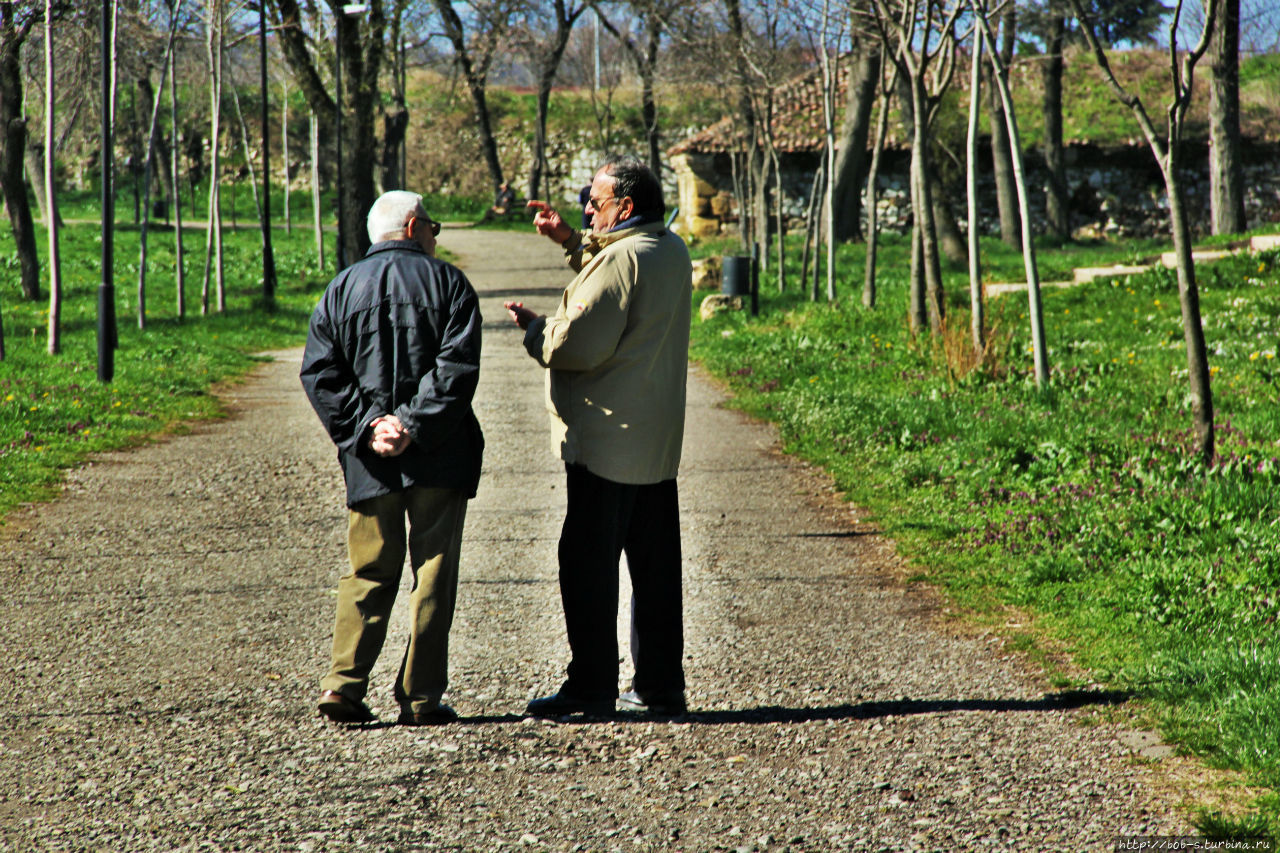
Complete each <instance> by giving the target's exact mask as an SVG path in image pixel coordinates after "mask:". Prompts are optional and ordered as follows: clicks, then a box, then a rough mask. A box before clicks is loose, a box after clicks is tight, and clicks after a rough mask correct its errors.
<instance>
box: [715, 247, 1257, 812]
mask: <svg viewBox="0 0 1280 853" xmlns="http://www.w3.org/2000/svg"><path fill="white" fill-rule="evenodd" d="M894 251H896V249H895V248H894V247H892V246H890V247H889V248H888V249H887V254H888V256H889V257H890V258H891V257H892V253H893V252H894ZM842 253H844V254H842V257H841V267H840V269H841V270H842V271H844V270H848V271H849V272H848V276H847V279H848V280H847V281H843V282H842V284H843V286H845V287H846V288H847V291H845V292H848V293H850V294H851V296H850V299H849V302H848V303H846V302H844V301H842V302H841V303H839V304H837V305H826V304H821V305H815V304H811V303H805V302H802V301H800V300H799V299H798V298H796V297H791V296H786V295H783V296H779V295H777V294H774V293H762V310H761V316H760V318H759V319H758V320H755V321H752V320H751V319H750V318H747V317H745V316H743V315H741V314H739V315H736V316H735V315H730V316H725V315H721V316H718V317H716V318H714V319H712V320H710V321H708V322H706V323H698V322H696V321H695V326H694V334H693V348H694V353H695V355H696V356H697V357H698V358H699V359H701V360H702V361H703V362H704V363H705V364H706V365H707V366H708V367H709V368H710V369H711V370H713V371H715V372H717V373H720V374H721V375H723V376H726V377H727V378H728V379H729V381H730V383H731V385H732V386H733V387H734V389H735V391H736V392H737V405H739V406H741V407H742V408H744V409H746V410H748V411H751V412H753V413H756V414H759V415H761V416H764V417H768V418H770V419H773V420H775V421H777V422H778V424H779V428H780V433H781V436H782V438H783V441H784V442H785V443H786V446H787V447H788V448H789V449H790V450H792V451H794V452H796V453H799V454H801V455H803V456H805V457H806V458H808V459H810V460H813V461H815V462H818V463H820V464H823V465H825V466H826V467H827V468H828V470H829V471H830V472H831V473H832V475H833V476H834V478H835V480H836V483H837V485H838V486H839V487H840V488H841V489H843V490H845V491H846V492H847V494H848V496H849V497H850V499H852V500H854V501H856V502H858V503H859V504H861V505H863V506H865V507H867V508H869V509H870V510H872V511H873V512H874V513H876V514H877V515H878V517H879V518H880V520H881V523H882V525H883V526H884V527H885V529H886V531H887V532H888V533H889V534H891V535H892V536H894V537H895V538H896V540H897V541H898V544H899V547H900V548H901V549H902V550H903V551H904V552H905V553H906V554H907V555H908V556H911V557H913V558H915V559H916V561H917V562H918V563H920V564H921V568H922V571H924V572H927V573H928V575H929V576H930V577H931V578H932V580H933V581H934V582H935V583H937V584H938V585H940V586H941V587H943V588H944V589H945V590H946V591H947V592H948V594H949V595H951V596H952V597H953V598H954V599H955V600H956V601H958V602H959V603H960V604H962V605H963V606H965V607H968V608H970V609H972V610H975V611H978V612H982V611H986V610H990V611H993V612H994V611H998V610H999V609H1001V608H1005V607H1009V606H1014V607H1017V608H1018V609H1019V610H1020V611H1022V612H1026V613H1029V614H1031V616H1032V618H1033V620H1034V624H1036V625H1037V626H1038V627H1037V629H1036V630H1038V631H1040V632H1041V633H1042V635H1043V636H1045V638H1046V640H1045V641H1046V642H1047V643H1050V644H1052V645H1053V646H1054V647H1061V648H1065V649H1067V650H1068V651H1070V652H1071V653H1072V655H1073V657H1074V660H1075V662H1076V663H1077V664H1078V665H1081V666H1084V667H1086V668H1088V669H1090V670H1092V672H1093V673H1094V677H1096V678H1100V679H1104V680H1108V679H1109V680H1111V681H1113V682H1114V683H1115V684H1116V686H1118V687H1121V688H1123V689H1128V690H1133V691H1135V692H1137V693H1138V694H1139V695H1141V696H1143V697H1144V698H1145V700H1146V701H1147V702H1149V703H1150V704H1151V707H1152V708H1153V711H1152V713H1153V714H1154V715H1155V716H1156V717H1157V718H1158V719H1159V720H1160V722H1161V727H1162V729H1163V731H1164V733H1165V735H1166V737H1167V738H1169V739H1171V740H1173V741H1176V742H1179V743H1182V744H1183V745H1185V746H1187V747H1188V748H1191V749H1194V750H1195V751H1197V752H1198V753H1199V754H1201V755H1203V756H1206V757H1207V758H1208V759H1209V760H1211V761H1213V762H1214V763H1216V764H1220V765H1223V766H1227V767H1233V768H1237V769H1240V770H1242V771H1244V772H1245V773H1246V775H1247V776H1248V778H1249V779H1250V780H1252V781H1253V782H1255V783H1257V784H1258V785H1261V786H1265V787H1267V788H1269V789H1270V790H1271V791H1272V792H1277V791H1280V728H1277V727H1276V726H1275V724H1274V721H1275V720H1276V719H1277V718H1280V647H1278V646H1277V644H1276V640H1275V637H1276V622H1277V619H1278V618H1280V523H1277V519H1278V518H1280V395H1278V393H1277V391H1278V389H1280V365H1278V364H1277V352H1276V350H1277V343H1278V342H1280V296H1277V294H1278V293H1280V253H1277V252H1271V253H1264V254H1260V255H1251V254H1244V255H1241V256H1239V257H1236V258H1232V259H1229V260H1225V261H1221V262H1218V263H1217V264H1215V265H1213V266H1202V267H1200V268H1199V270H1198V271H1199V273H1200V281H1201V299H1202V305H1203V311H1204V317H1205V333H1206V337H1207V340H1208V346H1209V350H1210V363H1211V365H1212V369H1213V388H1214V394H1215V405H1216V409H1217V413H1218V416H1217V424H1216V431H1217V435H1216V446H1217V447H1218V455H1217V457H1216V458H1215V460H1214V462H1213V464H1212V465H1211V466H1209V467H1205V466H1203V465H1202V464H1201V463H1199V462H1198V461H1196V459H1195V457H1194V453H1193V452H1192V448H1191V444H1192V434H1191V416H1190V404H1189V402H1188V399H1187V397H1188V386H1187V379H1186V354H1185V345H1184V342H1183V336H1182V329H1181V315H1180V311H1179V306H1178V295H1177V284H1176V279H1175V276H1174V275H1173V274H1172V273H1171V272H1170V271H1168V270H1164V269H1155V270H1152V271H1150V272H1148V273H1144V274H1142V275H1137V276H1133V277H1130V278H1116V279H1105V280H1096V281H1095V282H1094V283H1092V284H1089V285H1082V286H1078V287H1074V288H1067V289H1063V290H1057V289H1054V290H1046V291H1045V292H1044V294H1043V296H1044V316H1045V326H1046V335H1047V339H1048V346H1049V361H1050V365H1051V379H1050V385H1049V388H1048V390H1047V391H1045V392H1042V391H1040V390H1038V389H1037V388H1036V386H1035V383H1034V379H1033V377H1032V375H1031V358H1030V354H1029V332H1028V330H1027V320H1026V307H1025V304H1023V303H1021V302H1019V301H1018V300H1014V299H1011V298H1008V297H1006V298H1003V299H995V300H991V301H989V302H988V305H987V310H988V318H989V322H990V325H991V326H992V328H995V329H1000V330H1003V332H1002V333H1001V334H999V335H992V342H993V343H992V345H989V347H988V352H987V353H986V354H984V357H983V358H982V359H978V358H977V357H976V356H975V354H974V352H973V348H972V344H971V342H970V340H969V334H968V315H967V313H966V312H965V311H964V310H963V308H958V309H955V310H953V311H952V313H951V315H950V317H949V321H948V326H947V331H946V333H945V334H944V335H943V336H940V337H939V338H936V339H931V338H929V337H928V336H927V335H924V336H921V337H919V338H912V336H911V335H910V333H909V332H908V330H907V328H906V324H905V321H904V316H905V313H906V288H905V283H903V282H899V281H895V280H893V279H891V278H888V279H886V280H885V281H883V282H882V283H881V301H880V304H881V307H880V308H879V309H877V310H875V311H869V310H866V309H864V308H862V307H861V306H860V305H857V304H849V303H853V302H854V300H855V299H856V297H855V296H853V294H855V293H856V292H857V289H856V277H857V275H858V273H859V272H860V270H861V264H860V259H859V257H858V255H859V254H860V252H859V250H858V248H855V247H842ZM1095 257H1096V256H1095ZM1092 259H1093V258H1091V259H1090V260H1092ZM887 263H889V264H891V263H892V261H887ZM1090 265H1093V264H1090ZM947 287H948V288H949V289H950V290H951V291H952V292H953V293H957V292H967V281H966V280H965V279H964V278H963V274H961V273H957V272H955V271H953V272H952V273H951V274H950V277H949V278H948V280H947ZM1278 802H1280V797H1276V796H1270V795H1269V796H1267V797H1263V798H1261V799H1260V800H1258V802H1257V804H1256V806H1257V808H1258V812H1257V813H1256V814H1255V818H1256V819H1257V821H1258V824H1257V825H1256V827H1255V826H1254V825H1253V824H1249V826H1250V827H1252V829H1257V830H1258V831H1259V832H1262V831H1265V832H1266V833H1269V834H1272V835H1274V834H1276V833H1277V830H1280V808H1278V807H1277V803H1278ZM1248 820H1253V818H1249V819H1248ZM1208 825H1209V824H1208V823H1206V826H1208ZM1242 825H1243V824H1234V823H1233V824H1230V825H1229V826H1228V828H1230V827H1231V826H1235V827H1237V828H1238V827H1239V826H1242ZM1224 826H1227V824H1224ZM1252 829H1251V831H1252ZM1206 831H1207V830H1206Z"/></svg>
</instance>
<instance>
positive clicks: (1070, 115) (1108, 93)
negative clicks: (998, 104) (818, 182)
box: [677, 49, 1280, 152]
mask: <svg viewBox="0 0 1280 853" xmlns="http://www.w3.org/2000/svg"><path fill="white" fill-rule="evenodd" d="M1042 62H1043V57H1040V56H1034V55H1031V56H1028V55H1025V54H1024V55H1021V56H1019V57H1017V58H1016V60H1015V62H1014V64H1013V67H1012V68H1011V69H1010V83H1011V86H1012V89H1013V98H1014V104H1015V106H1016V108H1017V115H1018V127H1019V130H1020V131H1021V133H1022V141H1023V145H1024V146H1026V147H1033V146H1037V145H1039V144H1040V143H1041V141H1042V140H1043V138H1044V121H1043V118H1042V115H1041V109H1042V106H1041V105H1042V101H1043V97H1044V86H1043V82H1042V78H1041V74H1042V68H1041V63H1042ZM1111 62H1112V67H1113V69H1114V70H1115V72H1116V76H1117V77H1118V78H1119V79H1120V82H1121V83H1122V84H1123V85H1124V86H1125V87H1126V88H1127V89H1129V90H1130V91H1136V92H1137V93H1138V94H1139V95H1140V96H1141V97H1142V100H1143V103H1144V104H1145V105H1146V108H1147V112H1148V113H1149V114H1150V116H1151V118H1152V120H1153V121H1154V122H1155V125H1156V127H1157V129H1163V127H1164V126H1165V123H1166V119H1165V114H1166V113H1165V108H1166V105H1167V103H1168V100H1169V93H1170V92H1171V91H1172V85H1171V83H1170V74H1169V57H1168V54H1167V53H1163V52H1161V51H1157V50H1129V51H1115V52H1113V53H1112V54H1111ZM842 65H843V63H842ZM1064 65H1065V69H1064V72H1063V98H1062V100H1063V135H1064V140H1065V142H1066V143H1067V144H1068V145H1070V144H1073V143H1090V144H1093V145H1098V146H1101V147H1104V148H1106V147H1113V146H1117V145H1132V144H1135V143H1138V144H1145V140H1144V139H1143V136H1142V130H1141V128H1139V127H1138V123H1137V121H1136V120H1135V119H1134V117H1133V114H1132V113H1131V112H1130V111H1129V110H1128V109H1127V108H1126V107H1124V106H1123V105H1121V104H1120V103H1119V101H1117V100H1116V97H1115V94H1114V93H1113V92H1112V90H1111V87H1110V86H1109V85H1107V83H1106V81H1105V78H1104V76H1103V73H1102V71H1101V69H1099V68H1098V66H1097V63H1096V62H1095V61H1094V59H1093V54H1092V53H1089V52H1086V51H1083V50H1079V49H1071V50H1069V51H1068V52H1067V54H1066V57H1065V62H1064ZM841 70H842V71H843V68H842V69H841ZM843 76H844V75H843V73H842V74H841V75H840V83H841V86H842V87H843V82H844V80H843ZM1207 80H1208V68H1207V65H1206V64H1205V63H1204V62H1203V61H1202V62H1201V64H1200V66H1199V67H1198V68H1197V69H1196V76H1195V80H1194V90H1193V100H1192V106H1191V110H1190V114H1189V122H1188V127H1187V137H1186V138H1187V139H1189V140H1193V141H1194V140H1196V139H1204V138H1206V137H1207V135H1208V105H1209V88H1208V85H1207ZM820 85H821V84H820V79H819V75H818V73H817V71H816V70H815V71H813V72H810V73H808V74H805V75H803V76H801V77H799V78H797V79H796V80H794V81H793V82H792V83H791V84H789V85H787V86H784V87H782V88H780V89H779V90H778V91H777V92H776V93H775V99H776V108H777V114H776V119H775V122H774V127H775V135H776V140H777V143H778V145H779V147H780V148H781V149H782V150H785V151H805V150H817V149H818V148H819V147H820V146H821V144H822V107H821V101H820ZM968 93H969V73H968V59H967V57H962V58H961V59H960V66H959V67H958V68H957V69H956V73H955V75H954V77H953V79H952V85H951V88H950V89H949V90H948V92H947V94H946V96H945V99H944V104H943V108H942V109H941V111H940V112H939V114H938V118H937V120H936V125H935V128H936V131H937V133H938V135H939V136H940V138H941V139H942V140H943V141H944V142H946V144H948V145H949V146H953V147H954V146H955V145H959V144H961V143H962V141H963V139H964V135H965V125H966V121H967V113H968V104H969V94H968ZM1240 99H1241V131H1242V133H1243V134H1244V135H1245V137H1247V138H1249V139H1252V140H1255V141H1277V140H1280V109H1278V108H1277V104H1280V55H1267V56H1258V57H1252V58H1249V59H1246V60H1245V61H1244V62H1243V63H1242V68H1241V93H1240ZM837 101H838V103H840V104H841V105H843V103H844V94H843V90H842V91H841V93H840V95H839V97H838V98H837ZM983 101H984V104H985V102H986V98H985V96H984V98H983ZM840 118H841V119H842V118H843V117H842V116H841V117H840ZM988 127H989V124H988V122H987V119H986V116H985V113H984V116H983V120H982V124H981V129H982V132H983V133H985V132H986V131H987V128H988ZM731 133H732V128H731V122H729V121H727V120H718V121H717V122H712V123H709V124H708V125H707V126H706V127H704V128H702V129H701V130H700V131H699V132H698V133H696V134H693V135H691V136H690V137H689V138H687V139H686V140H684V141H682V142H681V143H679V144H678V145H677V148H678V149H679V150H685V151H702V152H708V151H720V150H724V149H725V147H726V146H727V145H728V144H729V139H730V135H731ZM905 142H906V140H904V139H903V138H902V135H901V125H899V124H898V123H897V122H896V121H895V122H893V123H891V125H890V131H889V145H891V146H902V145H904V144H905Z"/></svg>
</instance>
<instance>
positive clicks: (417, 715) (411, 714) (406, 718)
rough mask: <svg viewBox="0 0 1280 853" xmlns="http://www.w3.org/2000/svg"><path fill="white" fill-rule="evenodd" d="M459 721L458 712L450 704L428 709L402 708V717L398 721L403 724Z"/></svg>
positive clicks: (425, 724)
mask: <svg viewBox="0 0 1280 853" xmlns="http://www.w3.org/2000/svg"><path fill="white" fill-rule="evenodd" d="M457 721H458V712H457V711H455V710H453V709H452V708H450V707H449V706H448V705H437V706H435V707H434V708H431V709H430V710H427V711H412V710H410V709H408V708H402V709H400V719H398V720H397V721H396V722H397V723H399V724H400V725H402V726H442V725H444V724H446V723H455V722H457Z"/></svg>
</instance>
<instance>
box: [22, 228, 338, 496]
mask: <svg viewBox="0 0 1280 853" xmlns="http://www.w3.org/2000/svg"><path fill="white" fill-rule="evenodd" d="M98 233H99V232H98V227H97V226H96V225H93V226H90V225H71V226H68V227H66V228H64V229H63V230H62V231H61V240H62V247H61V252H60V254H61V258H62V265H63V282H64V283H63V287H64V302H63V314H62V329H63V338H62V352H61V354H59V355H57V356H50V355H49V354H48V352H47V338H46V332H47V326H48V316H49V315H48V309H49V304H48V283H47V281H42V282H41V288H42V290H43V299H42V301H40V302H28V301H25V300H24V299H23V298H22V294H21V291H20V290H19V287H18V276H17V266H16V256H15V253H14V248H13V241H12V236H11V235H10V233H9V232H8V230H7V229H3V230H0V266H3V267H5V268H6V269H8V270H10V274H8V275H6V276H5V277H4V283H3V285H0V308H2V310H3V320H4V333H5V347H6V357H5V359H4V361H0V519H3V517H4V516H5V515H6V514H8V513H9V512H11V511H12V510H13V509H14V508H15V507H16V506H18V505H20V504H23V503H26V502H30V501H33V500H38V499H41V498H44V497H48V496H50V495H52V494H53V493H54V492H55V491H56V489H57V486H58V484H59V483H60V482H61V479H62V471H63V469H65V468H68V467H72V466H75V465H77V464H80V463H81V462H82V461H83V460H84V459H85V457H86V456H87V455H88V454H90V453H93V452H97V451H103V450H109V449H114V448H119V447H124V446H128V445H130V444H134V443H137V442H139V441H142V440H144V439H145V438H146V437H148V436H152V435H155V434H157V433H162V432H165V431H168V430H173V429H178V428H180V425H181V424H182V423H183V422H185V421H189V420H192V419H198V418H208V417H215V416H217V415H218V414H219V413H220V408H219V405H218V402H217V400H216V399H215V398H214V397H212V396H211V395H210V394H209V389H210V387H211V386H212V385H213V384H214V383H216V382H220V381H224V380H228V379H231V378H233V377H236V376H239V375H242V374H244V373H245V372H246V371H248V370H249V369H250V368H251V367H252V366H253V365H254V363H255V357H254V356H253V353H255V352H261V351H263V350H268V349H272V348H276V347H285V346H293V345H297V344H299V343H301V342H302V340H303V339H304V337H305V334H306V324H307V320H308V318H309V317H310V314H311V310H312V308H313V307H314V305H315V301H316V299H318V298H319V294H320V292H321V290H322V289H323V287H324V285H325V283H326V282H327V281H328V279H329V277H330V275H331V272H329V271H321V270H320V269H318V268H317V266H316V261H315V256H314V251H313V248H312V237H311V234H310V232H308V231H305V230H302V229H294V231H293V234H292V235H286V234H284V233H283V232H282V231H280V232H277V233H276V234H275V235H274V236H273V243H274V248H275V257H276V264H277V276H278V280H279V286H278V289H277V299H276V304H275V306H274V308H273V309H272V310H267V309H265V308H264V307H263V306H262V304H261V270H262V261H261V257H262V253H261V248H260V246H261V243H260V240H261V238H260V236H259V234H258V232H257V231H254V230H242V231H235V232H232V231H228V232H227V234H226V254H225V258H226V260H225V268H226V270H227V274H226V311H225V312H223V313H217V312H216V310H214V311H213V313H210V314H208V315H207V316H202V315H201V312H200V288H201V278H202V272H203V263H204V233H203V231H194V230H191V231H184V237H185V239H184V241H183V242H184V244H185V246H186V248H187V255H186V264H185V276H186V286H185V288H184V289H185V291H186V299H187V311H186V316H185V317H184V318H182V319H179V318H178V317H177V316H176V310H175V305H176V290H175V285H174V282H175V274H174V271H175V255H174V252H173V232H172V230H152V231H151V232H150V234H149V237H148V249H149V256H150V262H149V263H148V269H149V273H148V276H147V306H148V312H147V327H146V329H145V331H140V330H139V329H138V321H137V274H138V273H137V269H138V233H137V230H136V229H132V228H121V229H120V230H118V231H117V234H116V267H115V284H116V295H117V299H116V305H117V311H118V315H119V322H118V330H119V338H120V348H119V349H118V350H117V351H116V353H115V367H116V371H115V379H114V381H112V382H111V383H110V384H104V383H102V382H100V381H98V378H97V334H96V325H95V324H96V315H97V290H98V284H99V280H100V272H99V270H100V268H101V267H100V256H101V247H100V243H99V242H98ZM39 239H40V242H39V246H40V248H41V256H42V257H43V256H44V252H43V250H44V247H45V246H46V242H45V237H44V234H43V231H41V233H40V235H39ZM329 254H330V257H332V252H331V251H330V253H329ZM330 263H331V261H330ZM210 301H211V310H212V309H213V308H216V303H215V302H214V299H213V297H212V296H211V298H210Z"/></svg>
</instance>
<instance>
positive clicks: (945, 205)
mask: <svg viewBox="0 0 1280 853" xmlns="http://www.w3.org/2000/svg"><path fill="white" fill-rule="evenodd" d="M928 166H929V187H930V188H931V193H930V198H931V199H932V201H933V225H934V229H935V230H936V232H937V238H938V249H939V251H941V252H942V256H943V257H945V258H946V259H947V260H949V261H954V262H955V263H958V264H963V263H967V262H968V259H969V247H968V245H967V244H966V242H965V237H964V234H962V233H960V224H959V223H958V222H957V221H956V214H955V211H954V210H952V209H951V203H950V202H949V201H948V200H947V194H946V193H944V192H943V191H942V178H941V177H940V176H939V175H938V170H937V169H936V168H935V167H934V165H933V158H932V157H930V158H929V164H928Z"/></svg>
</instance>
